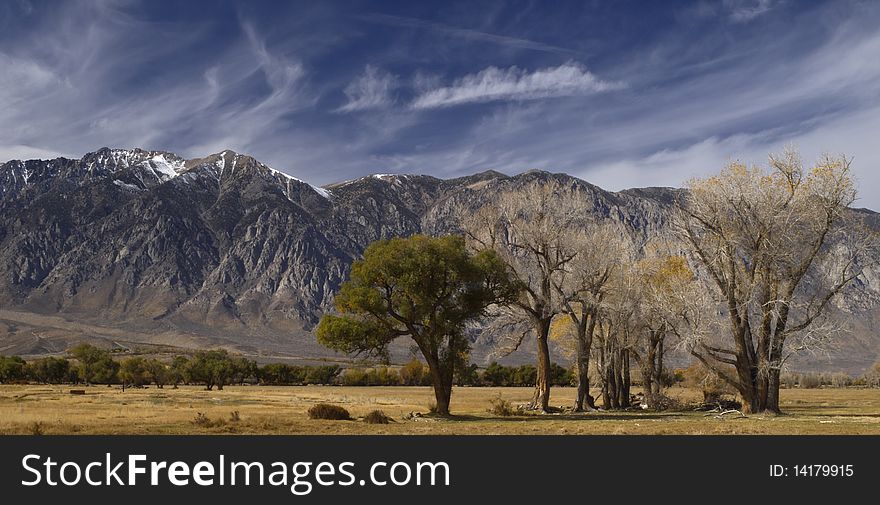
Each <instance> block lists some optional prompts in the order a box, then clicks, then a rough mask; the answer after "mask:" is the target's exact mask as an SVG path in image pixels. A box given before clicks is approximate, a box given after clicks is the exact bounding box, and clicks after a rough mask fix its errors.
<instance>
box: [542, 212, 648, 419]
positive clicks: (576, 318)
mask: <svg viewBox="0 0 880 505" xmlns="http://www.w3.org/2000/svg"><path fill="white" fill-rule="evenodd" d="M569 233H570V234H572V235H573V238H572V240H571V242H572V243H573V244H574V246H575V247H576V249H577V255H576V256H575V257H574V258H572V260H571V261H570V262H568V263H567V264H566V265H565V269H564V272H563V273H564V275H557V276H556V279H554V281H555V284H554V285H555V287H556V290H557V292H558V294H559V296H560V299H561V300H562V313H563V314H564V318H562V319H560V318H557V319H555V320H554V323H553V325H554V326H556V327H557V328H562V332H563V333H565V332H569V333H571V334H572V335H573V337H574V343H575V346H574V356H575V366H576V369H577V373H576V377H577V383H578V390H577V395H576V396H575V405H574V410H575V412H581V411H583V410H584V406H585V405H586V408H587V409H594V408H596V406H595V404H594V402H593V397H592V396H590V353H591V349H592V346H593V337H594V335H595V333H596V323H597V320H598V318H599V309H600V307H601V306H602V303H603V301H604V299H605V297H606V295H607V293H608V290H609V287H610V286H611V284H612V281H613V280H614V279H615V274H616V273H617V271H618V270H619V267H620V264H621V261H622V260H623V259H626V258H628V257H629V256H630V255H629V254H628V252H629V251H630V249H631V247H629V246H628V244H626V240H625V238H624V237H625V232H624V231H623V230H622V229H620V228H619V227H617V226H614V225H611V224H605V225H595V224H593V223H590V224H589V228H588V229H587V230H583V231H575V230H572V231H570V232H569ZM557 321H559V322H557ZM562 321H567V322H569V323H570V324H564V323H563V324H561V323H562Z"/></svg>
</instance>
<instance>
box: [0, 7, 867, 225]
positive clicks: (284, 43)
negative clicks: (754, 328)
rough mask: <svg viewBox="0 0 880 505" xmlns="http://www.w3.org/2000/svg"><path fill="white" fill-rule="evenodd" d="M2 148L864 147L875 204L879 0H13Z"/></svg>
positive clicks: (680, 170) (754, 152)
mask: <svg viewBox="0 0 880 505" xmlns="http://www.w3.org/2000/svg"><path fill="white" fill-rule="evenodd" d="M0 69H2V72H0V160H7V159H12V158H33V157H43V158H46V157H54V156H58V155H64V156H70V157H79V156H81V155H82V154H84V153H85V152H89V151H93V150H95V149H97V148H99V147H102V146H109V147H143V148H148V149H162V150H168V151H172V152H176V153H178V154H180V155H183V156H186V157H199V156H204V155H207V154H210V153H214V152H218V151H221V150H223V149H227V148H229V149H233V150H236V151H239V152H243V153H248V154H251V155H253V156H255V157H256V158H258V159H260V160H261V161H264V162H266V163H268V164H269V165H271V166H273V167H274V168H277V169H279V170H282V171H284V172H287V173H290V174H292V175H295V176H297V177H299V178H301V179H305V180H307V181H309V182H312V183H314V184H326V183H330V182H335V181H340V180H346V179H351V178H355V177H359V176H362V175H366V174H369V173H377V172H379V173H404V172H405V173H426V174H432V175H436V176H438V177H455V176H460V175H464V174H469V173H473V172H477V171H481V170H486V169H496V170H500V171H502V172H505V173H509V174H513V173H518V172H522V171H525V170H529V169H534V168H538V169H544V170H550V171H555V172H567V173H570V174H572V175H576V176H578V177H581V178H583V179H586V180H588V181H590V182H593V183H595V184H598V185H600V186H602V187H605V188H607V189H612V190H618V189H623V188H627V187H635V186H653V185H664V186H679V185H681V184H682V183H683V182H684V181H685V180H687V179H688V178H690V177H693V176H700V175H705V174H708V173H711V172H713V171H717V170H718V169H719V168H720V167H721V166H723V164H724V163H725V162H726V161H727V160H729V159H732V158H736V159H741V160H744V161H747V162H755V163H763V162H764V161H765V160H766V156H767V154H768V153H769V152H775V151H779V150H781V149H782V148H783V147H784V146H785V145H786V144H791V143H793V144H795V145H797V146H798V147H799V148H800V149H801V151H802V153H803V154H804V157H805V158H806V160H807V161H811V160H813V159H815V158H816V157H818V156H819V155H820V154H821V153H823V152H831V153H846V154H849V155H851V156H854V158H855V161H854V165H853V166H854V169H855V172H856V175H857V177H858V178H859V180H860V188H861V200H860V201H859V202H857V205H860V206H866V207H870V208H874V209H880V190H878V189H876V188H880V172H878V169H880V146H878V144H880V142H878V139H880V84H878V82H880V81H878V79H880V2H869V1H864V2H858V1H836V2H827V3H825V2H808V1H794V0H787V1H783V0H721V1H713V2H709V1H701V2H628V1H614V2H611V1H605V2H600V1H595V2H562V1H552V2H528V1H523V2H480V1H467V2H436V3H430V2H412V1H405V2H377V1H372V2H329V1H328V2H270V1H265V2H255V1H250V2H208V1H203V2H201V1H200V2H167V3H166V2H161V1H149V2H132V1H94V2H76V1H67V2H38V1H29V0H17V1H16V0H9V1H5V2H3V3H0Z"/></svg>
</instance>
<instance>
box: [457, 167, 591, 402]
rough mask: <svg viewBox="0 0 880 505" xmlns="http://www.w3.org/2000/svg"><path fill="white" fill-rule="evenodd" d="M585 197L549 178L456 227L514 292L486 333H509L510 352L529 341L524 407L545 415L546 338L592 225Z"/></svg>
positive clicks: (560, 309)
mask: <svg viewBox="0 0 880 505" xmlns="http://www.w3.org/2000/svg"><path fill="white" fill-rule="evenodd" d="M588 198H589V195H586V194H585V192H584V190H583V189H582V188H581V187H580V186H578V185H572V184H567V183H564V182H561V181H559V180H557V179H555V178H553V177H552V176H551V177H550V178H549V179H548V180H534V181H531V182H530V184H529V185H528V186H525V187H522V188H517V189H514V190H513V191H509V192H506V193H503V194H501V195H499V197H498V200H497V202H494V203H495V204H493V205H491V206H485V207H483V208H481V209H479V210H478V211H477V212H474V213H473V214H472V215H471V216H470V217H469V218H467V219H465V221H464V222H463V223H462V227H463V228H464V230H465V232H466V234H467V236H468V237H469V238H470V240H471V242H472V243H473V245H474V247H475V248H476V249H478V250H491V251H495V252H496V253H497V254H498V256H499V257H500V258H501V259H502V260H503V261H504V263H505V265H506V266H507V269H508V272H509V275H510V277H511V278H512V279H513V280H514V281H515V283H516V284H517V285H518V286H519V287H520V292H519V295H518V296H517V297H515V298H513V299H511V300H510V302H509V303H508V304H507V307H508V308H509V309H510V310H503V311H500V312H499V314H498V315H499V316H501V317H498V318H497V320H496V323H495V325H494V326H495V327H494V328H490V331H497V332H499V333H511V332H512V333H514V334H515V335H516V337H514V339H513V342H512V345H511V346H510V351H512V350H514V349H516V348H518V347H519V346H520V344H522V342H523V340H524V339H525V337H526V336H527V335H533V336H534V337H535V342H536V348H537V359H536V365H537V380H536V382H535V393H534V395H533V397H532V401H531V402H530V403H529V405H528V408H529V409H531V410H540V411H542V412H546V411H547V410H548V407H549V402H550V385H551V384H550V383H551V375H550V346H549V335H550V326H551V324H552V322H553V318H554V317H556V316H557V315H558V314H560V313H562V312H563V311H564V310H566V308H565V303H564V301H565V300H566V299H568V298H569V295H570V293H569V292H566V291H563V289H564V288H563V286H564V283H563V280H564V279H565V277H566V276H567V274H568V272H569V271H570V268H569V266H568V265H569V263H570V262H571V261H572V260H574V258H575V257H576V256H577V255H578V252H579V245H578V238H579V235H578V234H577V233H576V230H582V229H584V228H585V227H586V223H588V222H590V221H591V220H592V217H591V216H590V215H589V212H588V211H587V210H585V209H584V208H583V206H582V204H579V203H577V202H583V201H586V200H587V199H588Z"/></svg>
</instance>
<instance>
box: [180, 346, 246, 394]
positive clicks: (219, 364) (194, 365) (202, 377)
mask: <svg viewBox="0 0 880 505" xmlns="http://www.w3.org/2000/svg"><path fill="white" fill-rule="evenodd" d="M234 374H235V362H234V360H233V358H232V357H231V356H230V355H229V352H227V351H226V350H225V349H219V350H211V351H199V352H197V353H196V354H195V356H193V359H192V360H191V361H190V362H189V364H188V366H187V376H188V377H189V379H190V380H191V381H192V382H201V383H203V384H205V389H206V390H208V391H211V390H212V389H214V386H217V389H218V390H220V391H222V390H223V386H225V385H226V384H228V383H229V381H230V380H231V379H232V377H233V375H234Z"/></svg>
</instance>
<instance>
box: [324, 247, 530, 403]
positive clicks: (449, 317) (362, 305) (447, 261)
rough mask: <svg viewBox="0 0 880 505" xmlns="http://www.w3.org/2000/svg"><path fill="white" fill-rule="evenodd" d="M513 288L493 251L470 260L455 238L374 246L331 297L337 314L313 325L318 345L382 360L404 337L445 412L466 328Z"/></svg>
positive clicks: (464, 347)
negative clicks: (424, 364)
mask: <svg viewBox="0 0 880 505" xmlns="http://www.w3.org/2000/svg"><path fill="white" fill-rule="evenodd" d="M517 292H518V288H517V286H516V285H514V283H512V282H511V281H510V280H509V277H508V275H507V270H506V267H505V265H504V263H503V262H502V261H501V260H500V259H499V258H498V256H497V255H496V254H495V253H494V252H493V251H488V250H487V251H483V252H480V253H478V254H476V255H471V254H469V253H468V251H467V249H466V248H465V243H464V239H463V238H461V237H454V236H446V237H438V238H431V237H426V236H424V235H416V236H413V237H410V238H394V239H391V240H380V241H377V242H374V243H373V244H371V245H370V246H369V247H368V248H367V250H366V251H365V252H364V258H363V259H362V260H360V261H356V262H355V263H354V265H352V270H351V280H349V281H348V282H346V283H345V284H343V286H342V288H341V289H340V291H339V294H338V295H337V296H336V309H337V310H338V311H339V315H334V314H327V315H325V316H324V317H323V318H321V322H320V324H319V325H318V329H317V335H318V341H319V342H321V343H322V344H323V345H325V346H327V347H330V348H332V349H336V350H339V351H343V352H347V353H355V354H368V355H374V356H381V357H385V358H387V349H388V344H390V343H391V342H392V341H393V340H395V339H397V338H398V337H404V336H408V337H410V338H411V339H412V340H413V341H414V342H415V343H416V345H417V346H418V348H419V350H420V351H421V353H422V356H423V357H424V358H425V361H426V362H427V364H428V370H429V373H430V375H431V382H432V384H433V386H434V396H435V397H436V402H437V412H438V413H440V414H442V415H447V414H449V400H450V398H451V396H452V382H453V374H454V371H455V369H456V367H457V366H461V365H462V364H463V363H462V357H463V356H466V354H467V352H468V350H469V342H468V340H467V338H466V337H465V335H464V328H465V325H466V324H467V323H468V322H469V321H472V320H474V319H477V318H479V317H480V316H482V315H484V313H485V310H486V308H487V307H488V306H490V305H491V304H493V303H498V302H500V301H505V302H506V301H507V300H509V299H512V298H513V297H514V296H515V295H516V293H517Z"/></svg>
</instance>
